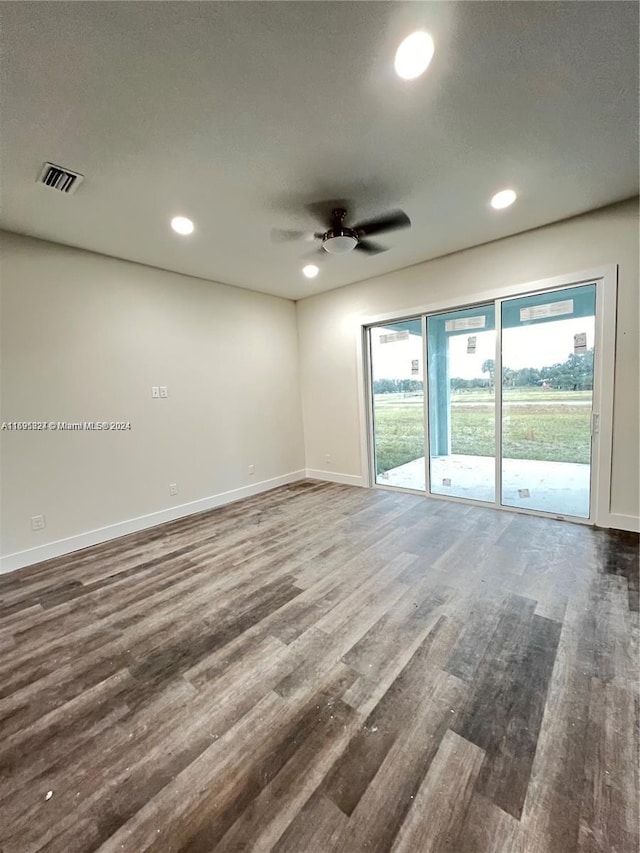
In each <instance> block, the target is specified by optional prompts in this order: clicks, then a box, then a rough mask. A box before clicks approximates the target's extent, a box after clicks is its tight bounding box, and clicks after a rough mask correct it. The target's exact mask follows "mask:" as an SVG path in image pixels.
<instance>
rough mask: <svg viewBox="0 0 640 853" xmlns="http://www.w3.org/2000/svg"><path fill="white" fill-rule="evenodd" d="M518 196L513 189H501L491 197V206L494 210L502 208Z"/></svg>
mask: <svg viewBox="0 0 640 853" xmlns="http://www.w3.org/2000/svg"><path fill="white" fill-rule="evenodd" d="M517 198H518V196H517V195H516V194H515V193H514V191H513V190H501V191H500V192H499V193H496V194H495V195H494V197H493V198H492V199H491V207H494V208H495V209H496V210H502V208H503V207H509V205H511V204H513V202H514V201H515V200H516V199H517Z"/></svg>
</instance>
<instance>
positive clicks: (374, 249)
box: [356, 240, 387, 255]
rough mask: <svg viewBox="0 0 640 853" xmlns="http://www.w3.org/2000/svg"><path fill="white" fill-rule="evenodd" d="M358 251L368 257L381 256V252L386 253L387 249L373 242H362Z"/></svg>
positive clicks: (359, 243)
mask: <svg viewBox="0 0 640 853" xmlns="http://www.w3.org/2000/svg"><path fill="white" fill-rule="evenodd" d="M356 249H359V250H360V251H361V252H365V253H366V254H367V255H379V254H380V253H381V252H386V251H387V247H386V246H381V245H380V244H379V243H374V242H373V240H360V241H358V245H357V246H356Z"/></svg>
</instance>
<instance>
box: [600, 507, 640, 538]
mask: <svg viewBox="0 0 640 853" xmlns="http://www.w3.org/2000/svg"><path fill="white" fill-rule="evenodd" d="M602 526H603V527H613V528H614V529H615V530H629V531H630V532H631V533H640V518H638V517H637V516H636V515H622V514H621V513H615V512H612V513H609V515H608V516H607V519H606V523H605V524H603V525H602Z"/></svg>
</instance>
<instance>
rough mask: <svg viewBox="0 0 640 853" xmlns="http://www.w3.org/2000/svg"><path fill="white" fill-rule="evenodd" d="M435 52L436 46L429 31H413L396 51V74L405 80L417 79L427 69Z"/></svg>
mask: <svg viewBox="0 0 640 853" xmlns="http://www.w3.org/2000/svg"><path fill="white" fill-rule="evenodd" d="M434 52H435V46H434V44H433V39H432V38H431V36H430V35H429V33H425V32H422V31H418V32H415V33H411V35H410V36H407V37H406V39H404V41H402V42H401V43H400V46H399V47H398V49H397V51H396V58H395V62H394V67H395V69H396V74H397V75H398V77H402V79H403V80H415V78H416V77H419V76H420V75H421V74H424V72H425V71H426V70H427V68H428V67H429V63H430V62H431V60H432V59H433V54H434Z"/></svg>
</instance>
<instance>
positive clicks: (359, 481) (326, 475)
mask: <svg viewBox="0 0 640 853" xmlns="http://www.w3.org/2000/svg"><path fill="white" fill-rule="evenodd" d="M306 474H307V478H308V479H310V480H326V481H327V482H329V483H342V484H343V485H345V486H366V485H367V483H366V481H365V478H364V477H361V476H359V475H357V474H338V473H337V472H336V471H316V469H315V468H307V471H306Z"/></svg>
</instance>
